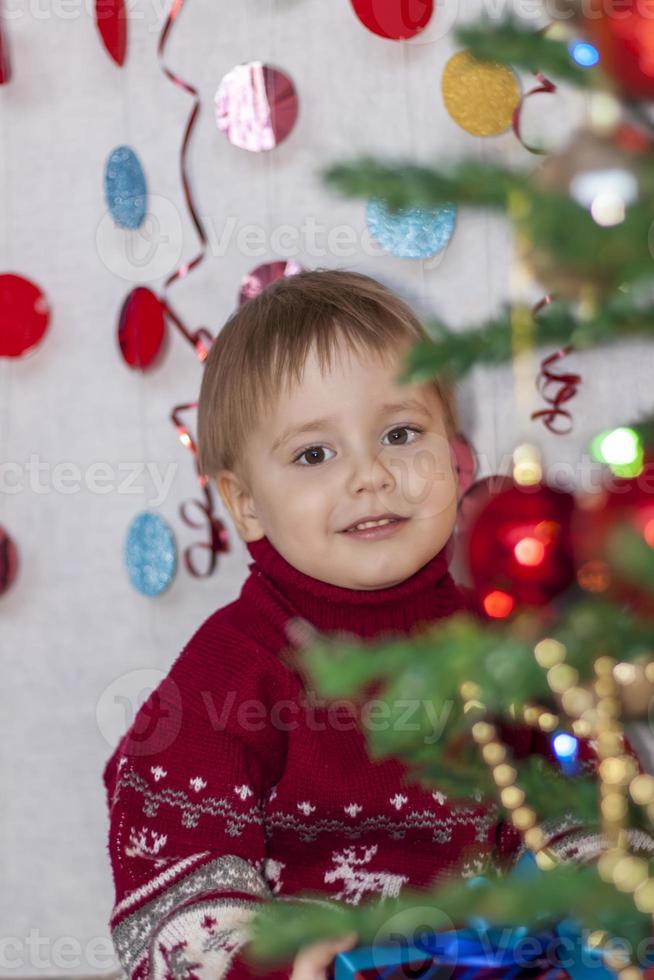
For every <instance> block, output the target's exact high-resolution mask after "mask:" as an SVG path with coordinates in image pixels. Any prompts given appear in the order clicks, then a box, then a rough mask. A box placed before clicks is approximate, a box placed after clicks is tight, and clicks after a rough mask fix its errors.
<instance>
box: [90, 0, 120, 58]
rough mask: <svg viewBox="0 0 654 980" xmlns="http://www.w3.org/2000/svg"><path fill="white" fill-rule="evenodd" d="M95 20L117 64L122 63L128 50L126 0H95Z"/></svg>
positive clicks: (104, 42) (105, 44) (103, 40)
mask: <svg viewBox="0 0 654 980" xmlns="http://www.w3.org/2000/svg"><path fill="white" fill-rule="evenodd" d="M95 22H96V24H97V28H98V31H99V32H100V37H101V38H102V43H103V44H104V46H105V48H106V49H107V51H108V52H109V54H110V55H111V57H112V58H113V60H114V61H115V62H116V64H117V65H122V64H123V62H124V61H125V52H126V51H127V11H126V9H125V3H124V0H95Z"/></svg>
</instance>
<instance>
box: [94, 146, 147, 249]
mask: <svg viewBox="0 0 654 980" xmlns="http://www.w3.org/2000/svg"><path fill="white" fill-rule="evenodd" d="M104 193H105V198H106V201H107V208H108V209H109V213H110V214H111V216H112V218H113V219H114V221H115V222H116V224H117V225H118V226H119V227H120V228H129V229H131V230H133V229H134V228H139V227H140V226H141V225H142V223H143V219H144V218H145V212H146V207H147V187H146V183H145V174H144V173H143V167H142V166H141V164H140V162H139V158H138V157H137V155H136V153H135V152H134V150H132V149H131V147H129V146H117V147H116V148H115V149H114V150H112V151H111V153H110V154H109V157H108V159H107V165H106V167H105V173H104Z"/></svg>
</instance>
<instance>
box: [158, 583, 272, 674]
mask: <svg viewBox="0 0 654 980" xmlns="http://www.w3.org/2000/svg"><path fill="white" fill-rule="evenodd" d="M285 669H286V668H285V666H284V664H283V662H282V660H281V659H280V658H279V657H278V655H277V652H276V651H275V649H274V648H273V647H272V646H271V645H270V644H266V643H265V642H262V637H261V636H260V635H259V632H258V631H257V629H256V624H254V623H253V622H252V619H251V618H249V616H248V609H247V608H246V607H245V606H244V603H243V601H242V598H241V597H240V596H239V597H238V598H237V599H234V600H233V601H232V602H229V603H227V604H226V605H224V606H220V607H219V608H218V609H215V610H214V611H213V612H212V613H210V614H209V615H208V616H207V617H206V619H204V620H203V622H202V623H200V625H199V626H198V627H197V629H196V630H195V631H194V632H193V633H192V634H191V636H190V637H189V639H188V640H187V642H186V643H185V645H184V647H183V648H182V650H181V651H180V652H179V654H178V655H177V657H176V658H175V660H174V661H173V663H172V665H171V668H170V674H171V675H172V674H173V673H175V674H176V675H183V674H185V673H186V672H187V671H191V670H192V671H193V672H195V671H199V672H200V673H201V674H206V673H207V672H209V673H210V674H211V677H212V678H213V680H214V681H215V682H218V681H219V680H220V678H221V677H225V675H227V674H228V675H230V678H233V677H235V676H237V675H238V676H245V675H246V674H248V673H251V672H252V671H266V670H267V671H275V670H280V671H284V670H285Z"/></svg>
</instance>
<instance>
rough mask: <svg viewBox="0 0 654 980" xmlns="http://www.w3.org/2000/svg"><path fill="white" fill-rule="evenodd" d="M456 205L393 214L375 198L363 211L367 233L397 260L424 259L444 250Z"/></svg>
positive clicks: (407, 209)
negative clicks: (364, 212)
mask: <svg viewBox="0 0 654 980" xmlns="http://www.w3.org/2000/svg"><path fill="white" fill-rule="evenodd" d="M456 211H457V209H456V205H455V204H444V205H442V206H441V207H437V208H423V207H417V208H401V209H400V210H399V211H396V212H395V213H393V212H392V211H390V210H389V209H388V208H387V207H386V205H385V203H384V202H383V201H382V200H381V199H379V198H374V197H373V198H370V200H369V201H368V206H367V208H366V221H367V223H368V231H369V232H370V234H371V235H372V237H373V238H374V239H376V240H377V241H378V242H379V244H380V245H381V246H382V248H383V249H385V251H387V252H390V254H391V255H395V256H397V258H399V259H428V258H429V257H430V256H432V255H436V253H437V252H440V251H441V249H444V248H445V246H446V245H447V243H448V242H449V240H450V238H451V237H452V232H453V231H454V224H455V222H456Z"/></svg>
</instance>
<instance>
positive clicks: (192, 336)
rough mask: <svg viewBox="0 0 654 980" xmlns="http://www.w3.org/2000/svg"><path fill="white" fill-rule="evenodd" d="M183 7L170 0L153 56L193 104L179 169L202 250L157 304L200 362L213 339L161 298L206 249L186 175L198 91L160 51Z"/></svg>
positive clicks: (176, 275) (179, 1) (175, 275)
mask: <svg viewBox="0 0 654 980" xmlns="http://www.w3.org/2000/svg"><path fill="white" fill-rule="evenodd" d="M184 3H185V0H173V3H172V4H171V7H170V10H169V12H168V16H167V18H166V22H165V24H164V26H163V28H162V30H161V34H160V35H159V44H158V46H157V56H158V58H159V63H160V65H161V68H162V71H163V72H164V74H165V75H166V77H167V78H169V79H170V81H171V82H174V84H175V85H178V86H179V88H181V89H183V90H184V91H185V92H188V94H189V95H192V96H193V97H194V100H195V101H194V103H193V108H192V109H191V113H190V115H189V118H188V122H187V123H186V130H185V132H184V139H183V140H182V149H181V153H180V169H181V174H182V185H183V188H184V198H185V200H186V204H187V207H188V209H189V212H190V215H191V218H192V220H193V224H194V225H195V230H196V231H197V233H198V237H199V238H200V241H201V243H202V248H201V249H200V251H199V253H198V254H197V255H196V256H195V258H193V259H192V260H191V261H190V262H185V263H184V264H183V265H181V266H180V267H179V269H177V270H176V271H175V272H173V273H172V275H170V276H169V277H168V279H166V281H165V283H164V285H163V289H162V297H161V302H162V304H163V307H164V310H165V311H166V313H167V314H168V316H169V317H170V319H171V320H172V322H173V323H174V324H175V326H176V327H177V329H178V330H179V331H180V333H181V334H182V335H183V336H184V337H185V338H186V340H188V342H189V343H190V344H192V346H193V347H194V348H195V353H196V356H197V357H198V359H199V360H200V361H204V360H205V359H206V357H207V354H208V353H209V349H210V348H211V344H212V343H213V339H214V338H213V336H212V335H211V334H210V333H209V331H208V330H207V329H206V328H205V327H200V328H199V329H198V330H196V331H194V332H191V331H190V330H189V329H188V328H187V327H186V326H185V325H184V323H183V322H182V320H181V318H180V317H179V316H178V314H177V313H175V311H174V310H173V309H172V307H171V305H170V302H169V301H168V299H167V298H166V295H165V293H166V290H167V289H168V287H169V286H170V285H171V283H173V282H175V280H177V279H183V278H185V277H186V276H187V275H188V274H189V272H190V271H191V269H194V268H195V266H196V265H199V263H200V262H201V261H202V259H203V258H204V254H205V252H206V248H207V235H206V233H205V230H204V227H203V225H202V222H201V221H200V218H199V215H198V213H197V211H196V208H195V205H194V203H193V196H192V194H191V185H190V182H189V179H188V172H187V168H186V155H187V151H188V144H189V140H190V138H191V132H192V130H193V127H194V125H195V122H196V119H197V116H198V113H199V111H200V97H199V95H198V90H197V89H196V88H193V86H192V85H190V84H189V83H188V82H185V81H184V79H182V78H180V77H179V75H175V73H174V72H172V71H171V70H170V68H168V67H167V66H166V65H165V64H164V61H163V53H164V48H165V46H166V41H167V39H168V36H169V34H170V30H171V27H172V25H173V22H174V21H175V19H176V18H177V16H178V14H179V12H180V11H181V9H182V7H183V6H184Z"/></svg>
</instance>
